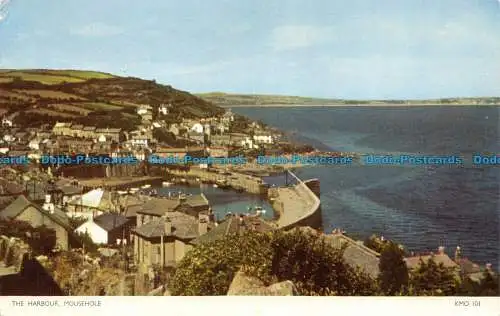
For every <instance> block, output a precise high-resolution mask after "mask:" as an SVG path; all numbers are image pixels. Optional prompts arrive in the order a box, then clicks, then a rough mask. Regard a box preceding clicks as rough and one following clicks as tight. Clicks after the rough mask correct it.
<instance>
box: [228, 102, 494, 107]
mask: <svg viewBox="0 0 500 316" xmlns="http://www.w3.org/2000/svg"><path fill="white" fill-rule="evenodd" d="M219 106H220V107H222V108H308V107H324V108H327V107H332V108H333V107H353V108H359V107H412V106H433V107H449V106H478V107H484V106H498V107H500V104H462V103H449V104H443V103H411V104H406V103H396V104H390V103H373V104H340V103H339V104H235V105H226V104H224V105H219Z"/></svg>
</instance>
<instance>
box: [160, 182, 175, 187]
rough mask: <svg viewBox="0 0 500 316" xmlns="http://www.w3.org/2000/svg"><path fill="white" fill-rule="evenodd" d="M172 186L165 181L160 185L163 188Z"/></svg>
mask: <svg viewBox="0 0 500 316" xmlns="http://www.w3.org/2000/svg"><path fill="white" fill-rule="evenodd" d="M172 184H173V183H172V182H167V181H163V182H162V183H161V185H162V186H163V187H169V186H171V185H172Z"/></svg>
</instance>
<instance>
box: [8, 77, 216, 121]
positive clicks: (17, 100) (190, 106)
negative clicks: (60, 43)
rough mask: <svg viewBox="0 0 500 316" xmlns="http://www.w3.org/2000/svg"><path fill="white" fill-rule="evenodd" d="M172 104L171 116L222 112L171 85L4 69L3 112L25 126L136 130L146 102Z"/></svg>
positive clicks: (130, 79)
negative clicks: (62, 123)
mask: <svg viewBox="0 0 500 316" xmlns="http://www.w3.org/2000/svg"><path fill="white" fill-rule="evenodd" d="M162 103H171V104H172V106H173V107H172V109H171V114H169V116H170V117H172V118H176V117H180V116H183V117H206V116H211V115H213V114H216V113H220V112H222V111H223V110H222V109H221V108H219V107H217V106H215V105H214V104H212V103H210V102H208V101H205V100H202V99H200V98H198V97H196V96H193V95H191V94H189V93H187V92H184V91H180V90H176V89H174V88H172V87H171V86H165V85H160V84H157V83H156V82H154V81H149V80H142V79H138V78H130V77H127V78H124V77H118V76H114V75H111V74H107V73H101V72H95V71H79V70H43V69H33V70H31V69H29V70H28V69H23V70H11V69H4V70H0V111H5V110H7V111H8V112H7V113H8V114H12V113H16V112H19V113H20V114H21V115H19V116H18V117H17V118H16V120H17V121H18V123H19V124H21V125H25V126H38V125H41V124H42V123H51V124H52V123H54V122H56V121H69V120H71V121H73V122H79V123H82V124H89V125H90V124H93V125H98V126H102V127H105V126H108V127H122V128H126V129H133V128H135V126H136V125H138V124H139V123H140V117H139V116H138V115H137V114H136V109H137V107H138V106H139V105H141V104H150V105H152V106H153V108H155V107H156V106H158V105H159V104H162Z"/></svg>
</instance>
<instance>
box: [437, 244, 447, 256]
mask: <svg viewBox="0 0 500 316" xmlns="http://www.w3.org/2000/svg"><path fill="white" fill-rule="evenodd" d="M444 249H445V248H444V247H443V246H439V248H438V254H440V255H443V254H444Z"/></svg>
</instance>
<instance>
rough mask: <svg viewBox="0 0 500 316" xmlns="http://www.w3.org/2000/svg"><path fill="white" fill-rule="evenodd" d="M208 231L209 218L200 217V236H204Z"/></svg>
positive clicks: (202, 215) (201, 215)
mask: <svg viewBox="0 0 500 316" xmlns="http://www.w3.org/2000/svg"><path fill="white" fill-rule="evenodd" d="M207 231H208V218H207V216H206V215H204V214H200V215H198V234H200V235H203V234H205V233H206V232H207Z"/></svg>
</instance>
